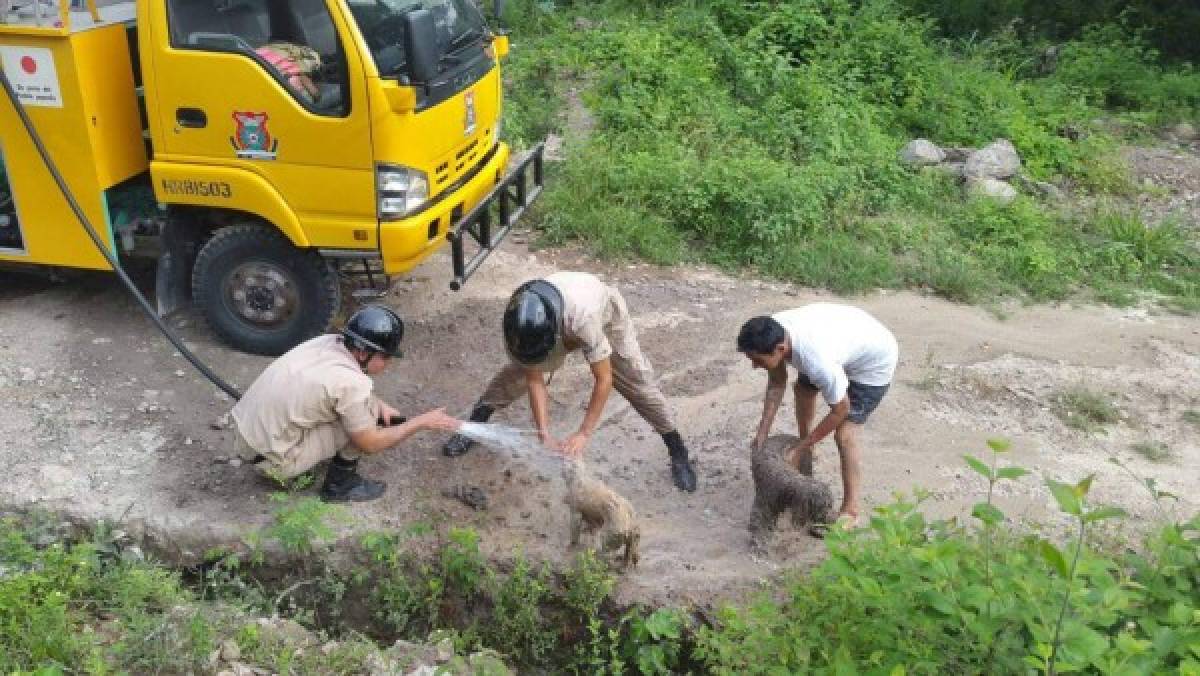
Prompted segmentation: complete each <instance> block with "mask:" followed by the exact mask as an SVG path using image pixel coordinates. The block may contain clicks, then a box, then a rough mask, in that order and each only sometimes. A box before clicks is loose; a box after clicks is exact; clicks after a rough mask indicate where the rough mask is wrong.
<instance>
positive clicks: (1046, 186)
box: [1033, 181, 1067, 202]
mask: <svg viewBox="0 0 1200 676" xmlns="http://www.w3.org/2000/svg"><path fill="white" fill-rule="evenodd" d="M1033 187H1034V189H1035V190H1037V191H1038V193H1039V194H1041V195H1042V197H1045V198H1046V199H1049V200H1053V201H1055V202H1061V201H1063V200H1065V199H1066V198H1067V194H1066V193H1064V192H1063V191H1062V188H1059V187H1058V186H1056V185H1054V184H1053V183H1048V182H1046V181H1034V182H1033Z"/></svg>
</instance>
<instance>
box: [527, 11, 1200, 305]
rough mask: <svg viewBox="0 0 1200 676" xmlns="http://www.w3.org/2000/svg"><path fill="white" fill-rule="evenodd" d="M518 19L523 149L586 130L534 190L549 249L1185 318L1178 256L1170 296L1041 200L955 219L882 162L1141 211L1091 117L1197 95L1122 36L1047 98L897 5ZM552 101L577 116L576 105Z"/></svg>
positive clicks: (1190, 285) (1016, 40)
mask: <svg viewBox="0 0 1200 676" xmlns="http://www.w3.org/2000/svg"><path fill="white" fill-rule="evenodd" d="M514 7H516V8H518V9H514V15H515V16H517V17H519V20H517V21H515V22H514V26H515V33H514V35H515V36H516V40H517V43H518V49H517V50H516V52H514V53H520V54H521V56H520V57H519V58H514V60H513V61H512V63H511V64H510V65H511V67H510V69H509V70H508V77H509V78H510V79H511V85H510V87H509V91H510V92H513V93H512V95H511V98H510V101H509V105H508V107H507V108H506V110H507V112H506V116H507V119H509V120H511V121H512V122H513V125H512V130H513V133H515V134H516V138H517V139H518V140H519V141H522V142H525V143H530V142H533V141H534V140H536V139H537V138H538V137H539V136H540V134H542V133H547V132H554V133H565V132H564V129H563V127H564V125H565V119H566V118H567V117H570V116H571V115H570V114H569V109H570V108H571V107H572V106H579V105H583V106H585V107H586V108H587V114H588V115H590V116H591V117H593V118H594V121H595V125H594V128H593V129H591V130H590V131H589V132H588V133H587V134H586V135H585V136H584V137H582V138H576V137H574V136H572V137H571V143H570V144H569V145H568V147H567V152H566V159H565V161H564V162H563V163H561V164H560V165H558V166H557V168H556V169H555V173H554V174H553V175H552V176H551V177H550V180H549V182H548V191H547V193H546V196H545V198H544V199H543V201H542V202H541V203H540V205H539V207H538V209H537V214H538V218H539V221H538V223H537V225H538V227H539V228H540V230H541V231H542V233H543V235H544V237H543V240H542V241H543V242H547V243H552V244H553V243H562V242H564V241H568V240H583V241H585V242H586V243H588V244H589V245H590V246H592V247H593V248H594V250H595V251H597V252H598V253H600V254H602V255H606V256H616V257H619V256H625V255H635V256H638V257H641V258H644V259H646V260H649V261H652V262H655V263H662V264H673V263H678V262H682V261H689V260H702V261H708V262H712V263H716V264H719V265H725V266H754V267H756V268H758V269H759V270H761V271H762V272H764V273H766V274H769V275H774V276H778V277H782V278H784V279H788V280H791V281H794V282H797V283H800V284H806V285H813V286H822V287H828V288H831V289H833V290H835V291H839V292H859V291H863V290H868V289H872V288H877V287H898V286H913V287H919V288H927V289H931V290H933V291H935V292H937V293H941V294H943V295H945V296H947V297H950V298H953V299H956V300H965V301H970V302H979V301H984V300H988V299H989V298H993V297H996V296H999V295H1019V296H1025V297H1028V298H1032V299H1034V300H1044V299H1059V298H1065V297H1069V296H1071V295H1073V294H1076V293H1079V292H1080V291H1081V290H1083V289H1092V290H1093V291H1094V292H1095V295H1096V296H1097V297H1100V298H1101V299H1105V300H1111V301H1114V302H1130V301H1131V299H1132V298H1133V297H1134V295H1135V294H1136V293H1137V292H1139V291H1144V290H1150V291H1152V292H1156V293H1159V294H1162V295H1163V296H1165V297H1166V298H1167V302H1168V303H1169V304H1172V305H1174V306H1175V307H1178V308H1180V309H1184V310H1186V308H1190V307H1195V306H1200V272H1198V269H1200V268H1198V267H1197V266H1196V265H1195V264H1194V261H1195V260H1196V258H1195V257H1194V256H1193V257H1191V258H1188V259H1187V260H1186V261H1185V260H1177V261H1176V262H1168V263H1167V265H1168V267H1169V268H1170V270H1169V271H1168V272H1167V273H1166V274H1163V273H1162V271H1161V270H1160V269H1157V268H1155V267H1154V265H1153V264H1149V265H1145V264H1142V263H1137V264H1134V263H1133V261H1135V260H1136V259H1137V257H1138V255H1139V251H1138V250H1137V249H1136V248H1131V249H1128V250H1124V251H1121V250H1118V249H1119V247H1120V245H1121V241H1120V240H1119V239H1113V238H1112V237H1111V236H1110V233H1106V232H1105V231H1104V230H1103V228H1102V227H1099V224H1098V223H1093V222H1087V221H1085V220H1084V219H1083V217H1081V216H1079V215H1077V214H1075V213H1072V212H1069V211H1067V210H1060V209H1058V208H1056V207H1055V206H1054V205H1052V204H1047V203H1045V202H1043V201H1039V200H1037V199H1035V198H1034V197H1023V198H1022V199H1021V200H1019V201H1018V203H1017V204H1015V205H1013V206H1011V207H1008V208H1004V207H999V206H996V205H990V204H986V203H981V202H979V201H975V200H964V199H963V197H962V191H961V189H960V187H959V186H958V185H957V184H956V183H955V181H954V180H952V179H950V178H949V177H947V176H944V175H940V174H937V173H926V172H915V171H909V170H906V169H905V168H904V167H902V166H901V165H900V163H899V162H898V161H897V159H896V153H897V151H898V150H899V148H900V147H902V146H903V145H904V143H905V142H906V141H908V140H909V139H911V138H914V137H928V138H931V139H934V140H935V141H937V142H938V143H941V144H943V145H961V146H980V145H983V144H986V143H988V142H990V141H992V140H994V139H996V138H1001V137H1002V138H1007V139H1010V140H1011V141H1012V142H1013V143H1014V144H1015V146H1016V147H1017V149H1018V151H1019V152H1020V153H1021V156H1022V160H1023V166H1024V172H1025V173H1026V174H1027V175H1028V176H1029V177H1030V178H1032V179H1037V180H1050V181H1056V182H1058V183H1059V184H1061V185H1066V186H1070V187H1071V188H1072V189H1073V190H1075V191H1078V192H1085V193H1086V192H1092V193H1098V194H1104V193H1111V194H1117V195H1127V194H1130V193H1132V192H1134V186H1133V185H1132V182H1131V181H1130V179H1129V177H1128V175H1127V173H1126V169H1125V168H1124V165H1123V164H1122V162H1121V160H1120V159H1119V157H1118V156H1117V154H1116V149H1117V145H1118V144H1117V140H1116V139H1114V138H1113V137H1111V136H1110V135H1108V134H1106V133H1105V132H1104V131H1103V130H1102V129H1099V128H1094V127H1093V120H1095V119H1097V118H1098V117H1101V116H1102V115H1103V114H1104V106H1116V107H1119V108H1122V109H1129V110H1134V111H1137V112H1136V115H1140V116H1142V117H1141V118H1139V119H1145V118H1146V116H1149V117H1150V118H1153V119H1156V120H1162V121H1166V120H1170V119H1175V118H1188V117H1192V118H1196V117H1200V80H1197V79H1196V78H1197V77H1200V76H1198V75H1197V74H1195V73H1193V72H1192V71H1191V70H1189V69H1188V68H1186V67H1177V68H1174V69H1173V70H1169V71H1168V70H1165V69H1164V68H1163V67H1162V66H1160V65H1159V64H1158V63H1157V62H1156V61H1155V54H1154V51H1153V50H1151V49H1149V48H1148V47H1146V46H1145V45H1144V43H1143V42H1142V41H1141V40H1140V38H1138V37H1137V36H1136V34H1131V33H1130V32H1129V31H1128V30H1127V29H1125V28H1122V27H1120V26H1116V25H1112V26H1107V27H1105V26H1100V27H1096V28H1094V29H1089V30H1088V31H1087V32H1086V34H1084V35H1082V36H1081V37H1080V39H1079V40H1078V41H1076V42H1072V43H1070V44H1069V45H1067V46H1066V47H1064V48H1063V49H1062V50H1061V53H1060V54H1059V56H1058V70H1057V71H1056V72H1054V73H1053V74H1050V75H1046V74H1045V73H1042V72H1041V71H1039V70H1038V68H1037V67H1036V64H1035V61H1036V59H1035V58H1033V57H1031V54H1036V51H1035V50H1033V47H1032V46H1031V45H1029V44H1026V43H1024V42H1022V41H1021V38H1020V36H1019V35H1018V33H1016V32H1015V31H1011V30H1008V31H1004V30H1002V31H999V32H997V33H995V34H993V35H988V36H986V37H983V38H980V39H964V40H957V41H942V40H939V39H938V38H937V37H936V35H935V32H934V30H935V29H934V28H933V27H932V25H931V24H930V23H929V22H928V21H926V20H924V19H919V18H916V17H914V16H913V15H912V14H910V13H908V12H906V11H905V10H904V9H903V8H902V7H901V5H899V4H897V3H896V2H892V1H891V0H865V1H863V2H850V1H849V0H797V1H795V2H787V3H766V2H752V3H744V2H733V1H732V0H720V1H717V0H714V1H713V2H706V3H651V4H643V5H638V4H636V3H623V2H598V3H544V2H542V3H538V2H532V0H526V1H518V2H516V3H514ZM575 19H579V20H581V21H584V22H586V23H584V24H580V25H582V26H585V27H584V28H580V27H579V26H577V24H576V21H575ZM567 90H575V91H578V92H581V95H580V96H579V97H574V98H572V99H571V101H570V102H568V101H567V100H566V99H565V98H564V95H563V92H565V91H567ZM580 101H582V103H580ZM564 110H567V112H568V114H563V111H564ZM547 111H555V112H554V113H553V114H550V113H549V112H547ZM1131 114H1134V113H1131ZM580 115H582V113H580V112H576V113H575V116H576V117H579V116H580ZM534 118H537V120H538V122H536V123H533V122H529V120H532V119H534ZM1101 220H1103V219H1101ZM1135 220H1136V219H1135ZM1144 230H1145V231H1146V232H1152V233H1159V232H1163V233H1169V232H1178V234H1179V237H1178V238H1177V240H1176V241H1175V243H1177V244H1178V245H1179V246H1178V250H1180V251H1184V252H1194V251H1195V238H1194V235H1192V234H1189V233H1188V232H1186V231H1182V230H1173V229H1172V228H1171V227H1170V226H1169V225H1168V226H1167V227H1166V228H1163V227H1162V226H1157V225H1152V226H1150V227H1146V228H1144ZM1097 240H1099V243H1100V244H1101V245H1103V248H1102V249H1101V250H1099V251H1096V250H1095V249H1094V245H1095V244H1096V243H1097ZM1164 244H1165V242H1164ZM1189 255H1190V254H1189Z"/></svg>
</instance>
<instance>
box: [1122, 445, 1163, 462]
mask: <svg viewBox="0 0 1200 676" xmlns="http://www.w3.org/2000/svg"><path fill="white" fill-rule="evenodd" d="M1130 448H1132V449H1133V451H1134V452H1135V453H1137V454H1138V455H1140V456H1142V457H1143V458H1145V459H1147V460H1149V461H1150V462H1162V461H1164V460H1167V459H1169V458H1170V457H1171V455H1172V453H1171V447H1170V446H1167V445H1166V444H1164V443H1163V442H1161V441H1139V442H1138V443H1136V444H1133V445H1132V446H1131V447H1130Z"/></svg>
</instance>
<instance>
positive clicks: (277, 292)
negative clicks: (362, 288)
mask: <svg viewBox="0 0 1200 676" xmlns="http://www.w3.org/2000/svg"><path fill="white" fill-rule="evenodd" d="M192 300H193V302H195V304H196V307H197V308H199V309H200V311H201V312H202V313H203V314H204V318H205V319H206V320H207V321H208V325H209V326H210V327H211V328H212V330H213V332H214V333H216V334H217V335H218V336H220V337H221V339H222V340H224V341H225V342H227V343H229V344H230V345H232V346H233V347H235V348H237V349H239V350H242V351H244V352H251V353H254V354H265V355H271V356H276V355H280V354H283V353H284V352H287V351H288V350H290V349H292V348H293V347H295V346H296V345H298V344H300V343H301V342H303V341H305V340H307V339H309V338H312V337H313V336H315V335H317V334H319V333H321V332H322V331H324V330H325V329H326V328H327V327H328V326H329V322H330V321H331V320H332V319H333V317H334V316H335V315H336V314H337V311H338V308H339V307H340V306H341V289H340V287H339V285H338V278H337V273H336V272H335V271H334V270H333V269H332V267H331V266H330V265H329V264H328V263H327V262H326V261H325V260H323V259H322V258H321V257H320V255H318V254H317V253H316V252H314V251H305V250H303V249H297V248H296V247H295V246H294V245H292V243H291V242H289V241H288V240H287V238H286V237H284V236H283V235H282V234H280V233H279V232H278V231H277V230H275V229H274V228H270V227H267V226H262V225H234V226H230V227H227V228H222V229H220V230H218V231H217V232H216V233H215V234H214V235H213V236H212V238H211V239H209V240H208V242H206V243H205V244H204V246H203V247H202V248H201V249H200V253H199V254H197V256H196V264H195V266H194V267H193V268H192Z"/></svg>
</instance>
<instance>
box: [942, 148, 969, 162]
mask: <svg viewBox="0 0 1200 676" xmlns="http://www.w3.org/2000/svg"><path fill="white" fill-rule="evenodd" d="M942 152H943V153H945V155H946V156H945V158H943V159H942V161H943V162H966V161H967V158H968V157H970V156H971V153H973V152H975V149H974V148H966V147H963V146H949V147H946V148H942Z"/></svg>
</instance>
